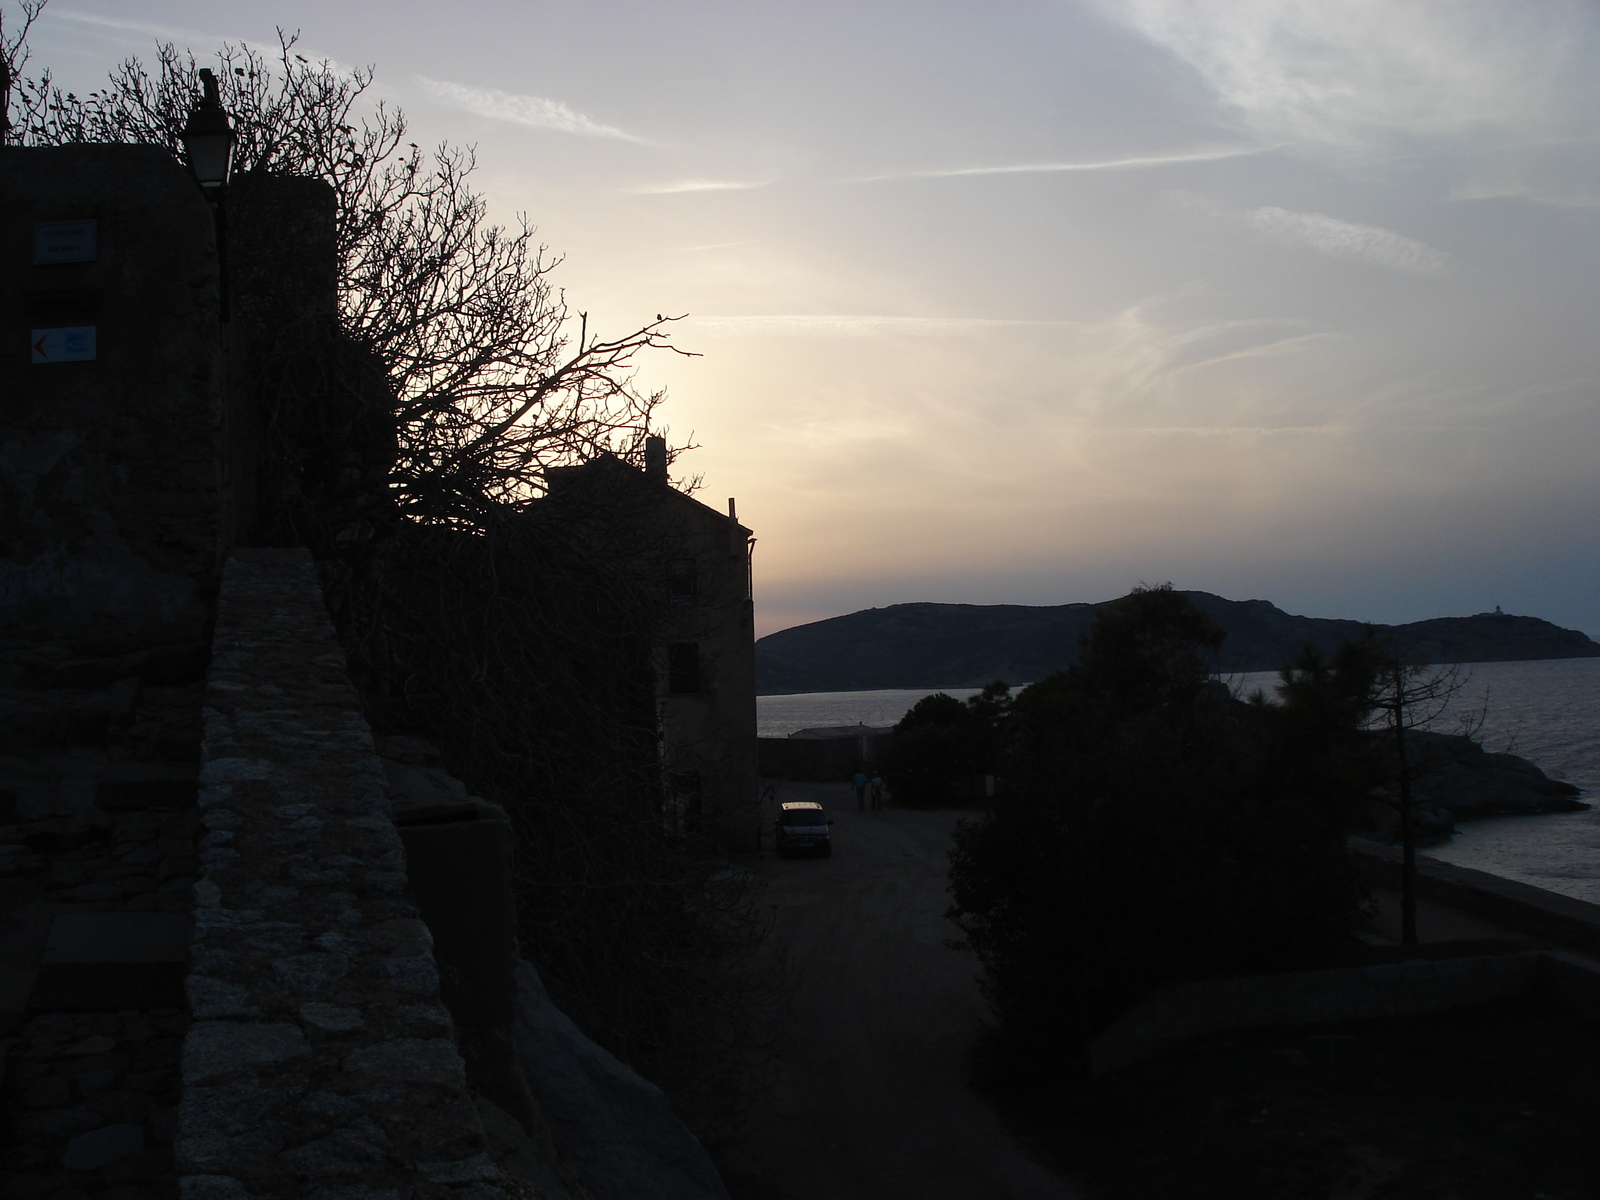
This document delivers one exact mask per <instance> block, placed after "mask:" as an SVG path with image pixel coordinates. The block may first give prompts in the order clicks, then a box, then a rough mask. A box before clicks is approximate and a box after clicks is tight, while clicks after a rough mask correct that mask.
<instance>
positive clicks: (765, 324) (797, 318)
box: [691, 313, 1075, 337]
mask: <svg viewBox="0 0 1600 1200" xmlns="http://www.w3.org/2000/svg"><path fill="white" fill-rule="evenodd" d="M691 321H692V323H693V324H694V325H695V326H696V327H698V328H702V329H707V330H718V331H721V332H726V333H765V334H774V335H778V336H789V337H876V336H879V335H883V334H897V335H900V336H903V337H947V336H949V335H951V334H956V333H980V332H984V331H986V330H994V329H1043V328H1060V327H1063V326H1069V325H1073V324H1075V323H1074V322H1070V321H1014V320H1005V319H1002V318H991V317H875V316H860V315H854V314H844V313H841V314H820V315H819V314H772V315H763V316H748V317H719V316H710V317H693V318H691Z"/></svg>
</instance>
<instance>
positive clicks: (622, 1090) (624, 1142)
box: [516, 962, 728, 1200]
mask: <svg viewBox="0 0 1600 1200" xmlns="http://www.w3.org/2000/svg"><path fill="white" fill-rule="evenodd" d="M516 1051H517V1058H518V1061H519V1063H520V1064H521V1066H522V1072H523V1074H524V1075H525V1076H526V1077H527V1080H528V1086H529V1088H530V1089H531V1090H532V1092H533V1094H534V1097H535V1098H536V1099H537V1100H538V1102H539V1107H540V1108H541V1109H542V1110H543V1112H544V1116H545V1120H546V1121H547V1122H548V1124H549V1128H550V1133H551V1136H552V1137H553V1139H554V1141H555V1144H556V1149H557V1150H558V1151H559V1152H560V1154H561V1158H562V1161H563V1164H564V1165H565V1166H566V1167H568V1168H569V1169H570V1170H571V1171H572V1173H573V1174H575V1175H576V1176H577V1177H578V1179H579V1180H580V1181H581V1182H582V1184H583V1186H584V1187H585V1188H587V1189H588V1191H589V1192H590V1193H591V1194H592V1195H593V1196H594V1197H595V1200H728V1193H727V1190H726V1189H725V1188H724V1187H723V1186H722V1180H721V1178H720V1177H719V1176H718V1174H717V1169H716V1167H715V1166H713V1165H712V1163H711V1158H710V1156H709V1155H708V1154H706V1152H705V1149H704V1148H703V1147H702V1146H701V1145H700V1143H699V1142H698V1141H696V1140H695V1137H694V1135H693V1134H692V1133H690V1132H689V1130H688V1129H687V1128H685V1126H684V1124H683V1122H682V1121H680V1120H678V1117H677V1115H676V1114H675V1113H674V1112H673V1111H672V1106H671V1104H670V1103H668V1101H667V1098H666V1096H665V1095H664V1094H663V1093H662V1091H661V1089H660V1088H658V1087H656V1086H655V1085H654V1084H652V1083H650V1082H649V1081H648V1080H645V1079H642V1078H641V1077H640V1076H639V1075H637V1074H636V1073H634V1072H633V1071H632V1070H630V1069H629V1068H628V1067H627V1066H625V1065H624V1064H623V1063H621V1062H619V1061H617V1059H616V1058H614V1057H613V1056H612V1055H611V1054H609V1053H607V1052H606V1051H605V1050H603V1049H602V1048H601V1047H599V1046H597V1045H595V1043H594V1042H592V1041H590V1040H589V1039H588V1038H587V1037H585V1036H584V1035H583V1032H582V1031H581V1030H580V1029H579V1028H578V1027H577V1026H576V1025H574V1024H573V1023H572V1021H571V1019H570V1018H568V1017H567V1015H566V1014H565V1013H563V1012H562V1011H561V1010H560V1009H559V1008H557V1007H556V1006H555V1004H554V1003H553V1002H552V1001H551V999H550V995H549V993H548V992H546V991H545V989H544V984H543V983H542V982H541V981H540V979H539V973H538V971H536V970H535V969H534V968H533V966H532V965H531V964H529V963H526V962H519V963H518V964H517V1024H516Z"/></svg>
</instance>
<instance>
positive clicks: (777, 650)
mask: <svg viewBox="0 0 1600 1200" xmlns="http://www.w3.org/2000/svg"><path fill="white" fill-rule="evenodd" d="M1183 594H1184V595H1185V596H1188V597H1189V599H1190V600H1192V601H1193V602H1194V603H1195V605H1196V607H1198V608H1199V609H1200V610H1201V611H1203V612H1205V613H1206V614H1208V615H1209V616H1210V617H1211V618H1212V619H1213V620H1215V621H1216V622H1217V623H1218V624H1219V625H1221V626H1222V627H1223V628H1224V629H1225V630H1227V631H1228V640H1227V641H1226V642H1224V643H1223V645H1222V650H1221V652H1220V654H1219V656H1218V659H1219V661H1218V668H1219V669H1220V670H1222V671H1225V672H1227V671H1275V670H1277V669H1278V668H1279V667H1282V666H1283V665H1284V664H1285V663H1287V662H1288V661H1289V660H1290V659H1292V658H1293V657H1294V656H1295V655H1296V654H1297V653H1299V651H1300V647H1301V646H1303V645H1305V644H1306V643H1307V642H1309V643H1311V644H1312V645H1313V646H1316V647H1317V648H1318V649H1321V650H1332V649H1333V648H1334V647H1335V646H1336V645H1338V644H1339V642H1340V641H1341V640H1342V639H1344V638H1347V637H1354V636H1356V635H1358V634H1359V633H1360V632H1361V628H1362V622H1360V621H1341V620H1333V619H1329V618H1324V617H1297V616H1294V615H1293V614H1291V613H1286V612H1284V611H1283V610H1282V609H1281V608H1278V607H1277V606H1276V605H1273V604H1271V603H1269V602H1267V601H1265V600H1225V599H1223V598H1222V597H1221V596H1213V595H1212V594H1211V593H1210V592H1185V593H1183ZM1105 603H1109V601H1106V602H1105ZM1099 607H1100V606H1099V605H1097V604H1059V605H1054V606H1034V605H1025V604H893V605H890V606H889V607H888V608H869V609H865V610H863V611H861V612H854V613H849V614H847V615H845V616H842V617H831V618H829V619H828V620H826V621H813V622H812V623H811V624H809V625H797V626H795V627H794V628H792V629H785V630H782V631H780V632H778V633H772V634H768V635H767V636H766V637H764V638H762V639H760V640H759V641H758V642H756V691H757V692H758V693H760V694H761V695H764V696H771V695H781V694H784V693H790V692H849V691H862V690H867V689H872V688H919V687H926V688H938V687H980V686H982V685H983V684H985V683H988V682H989V681H990V680H992V679H1004V680H1006V681H1007V682H1009V683H1025V682H1029V681H1031V680H1035V679H1042V678H1044V677H1045V676H1046V675H1048V674H1050V673H1051V672H1052V671H1058V670H1060V669H1061V668H1062V667H1065V666H1068V665H1070V664H1071V663H1072V662H1073V661H1075V660H1076V659H1077V656H1078V638H1079V636H1080V635H1081V634H1083V633H1085V632H1087V631H1088V629H1089V626H1090V625H1091V624H1092V623H1093V622H1094V614H1095V610H1096V609H1097V608H1099ZM1375 628H1376V629H1378V630H1379V632H1382V633H1387V634H1390V635H1392V636H1394V637H1395V638H1396V639H1397V640H1399V641H1400V642H1401V644H1402V645H1404V646H1406V647H1408V648H1409V649H1411V650H1413V651H1414V652H1416V653H1417V654H1419V655H1421V656H1422V657H1423V658H1425V659H1427V660H1428V661H1430V662H1513V661H1518V660H1522V659H1540V658H1594V657H1600V644H1596V643H1595V642H1594V641H1592V640H1591V639H1590V638H1589V637H1588V636H1587V635H1585V634H1583V633H1580V632H1578V631H1577V630H1575V629H1562V628H1561V627H1560V626H1557V625H1552V624H1551V623H1550V622H1549V621H1544V620H1541V619H1540V618H1538V617H1518V616H1512V615H1511V614H1509V613H1480V614H1478V615H1477V616H1473V617H1435V618H1433V619H1431V620H1427V621H1413V622H1411V623H1410V624H1407V625H1378V626H1375Z"/></svg>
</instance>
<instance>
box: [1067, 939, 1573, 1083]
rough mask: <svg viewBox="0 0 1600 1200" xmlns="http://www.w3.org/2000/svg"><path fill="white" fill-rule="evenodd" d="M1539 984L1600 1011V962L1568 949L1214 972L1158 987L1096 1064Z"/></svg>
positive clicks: (1483, 999) (1098, 1042)
mask: <svg viewBox="0 0 1600 1200" xmlns="http://www.w3.org/2000/svg"><path fill="white" fill-rule="evenodd" d="M1533 989H1539V990H1542V991H1544V992H1546V993H1547V994H1549V995H1550V996H1552V997H1553V998H1554V999H1556V1000H1558V1001H1560V1002H1561V1003H1562V1004H1564V1005H1566V1006H1567V1007H1568V1008H1570V1009H1572V1010H1573V1011H1575V1012H1577V1013H1578V1014H1579V1015H1581V1016H1584V1017H1587V1018H1589V1019H1591V1020H1600V963H1596V962H1595V961H1594V960H1592V959H1586V958H1583V957H1581V956H1579V955H1576V954H1567V953H1564V952H1561V951H1537V950H1529V951H1526V952H1524V953H1517V954H1488V955H1478V956H1472V957H1462V958H1444V959H1413V960H1410V961H1406V962H1398V963H1382V964H1378V965H1375V966H1367V967H1344V968H1336V969H1332V970H1325V971H1292V972H1288V973H1285V974H1281V975H1257V976H1249V977H1245V978H1239V979H1207V980H1199V981H1196V982H1193V983H1182V984H1175V985H1172V986H1169V987H1165V988H1161V989H1159V990H1158V991H1157V992H1155V993H1154V994H1153V995H1151V996H1149V997H1147V998H1146V999H1145V1000H1143V1001H1142V1002H1141V1003H1139V1004H1138V1005H1136V1006H1135V1007H1134V1008H1133V1009H1132V1010H1131V1011H1129V1012H1127V1013H1125V1014H1124V1015H1123V1016H1122V1017H1120V1018H1118V1019H1117V1020H1116V1021H1115V1022H1114V1023H1113V1024H1112V1025H1111V1026H1110V1027H1109V1028H1107V1029H1105V1030H1103V1031H1102V1032H1101V1033H1100V1034H1098V1035H1097V1036H1096V1037H1095V1038H1093V1039H1092V1040H1091V1041H1090V1043H1089V1070H1090V1073H1091V1074H1093V1075H1104V1074H1107V1073H1108V1072H1111V1071H1116V1070H1120V1069H1121V1068H1122V1067H1126V1066H1129V1065H1131V1064H1132V1063H1135V1062H1138V1061H1140V1060H1142V1059H1146V1058H1151V1057H1153V1056H1155V1055H1157V1054H1160V1053H1161V1052H1163V1051H1165V1050H1169V1049H1171V1048H1172V1047H1174V1046H1176V1045H1179V1044H1180V1043H1182V1042H1185V1041H1188V1040H1190V1039H1191V1038H1197V1037H1205V1036H1208V1035H1211V1034H1217V1033H1224V1032H1226V1031H1228V1030H1230V1029H1253V1028H1265V1027H1269V1026H1286V1025H1333V1024H1339V1023H1342V1022H1345V1021H1372V1020H1379V1019H1382V1018H1386V1017H1411V1016H1419V1015H1421V1014H1423V1013H1432V1012H1446V1011H1449V1010H1451V1009H1456V1008H1470V1007H1473V1006H1474V1005H1479V1004H1488V1003H1490V1002H1492V1001H1495V1000H1501V999H1504V998H1505V997H1507V996H1515V995H1519V994H1521V993H1523V992H1527V991H1530V990H1533Z"/></svg>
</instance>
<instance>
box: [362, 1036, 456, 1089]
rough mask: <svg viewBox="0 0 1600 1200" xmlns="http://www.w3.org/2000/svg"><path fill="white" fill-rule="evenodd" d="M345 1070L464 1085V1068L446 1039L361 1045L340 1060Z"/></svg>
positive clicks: (393, 1078) (408, 1039)
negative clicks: (358, 1048)
mask: <svg viewBox="0 0 1600 1200" xmlns="http://www.w3.org/2000/svg"><path fill="white" fill-rule="evenodd" d="M344 1066H345V1070H347V1071H364V1072H366V1073H367V1074H368V1075H376V1076H377V1077H378V1078H380V1079H392V1080H395V1081H396V1082H399V1083H437V1084H443V1085H445V1086H447V1087H465V1086H466V1074H465V1067H464V1066H463V1064H462V1062H461V1055H460V1054H458V1053H457V1052H456V1047H455V1043H453V1042H451V1041H450V1039H448V1038H426V1039H424V1038H393V1039H391V1040H390V1041H387V1042H379V1043H378V1044H377V1045H375V1046H364V1047H362V1048H361V1049H360V1050H357V1051H356V1052H355V1053H354V1054H351V1055H349V1056H347V1057H346V1058H345V1060H344Z"/></svg>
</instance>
